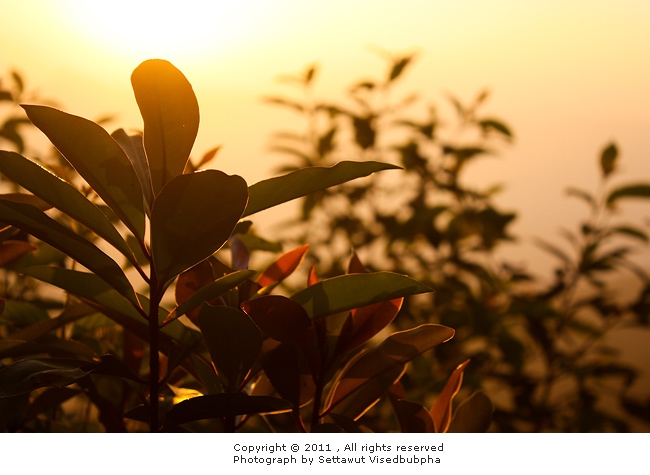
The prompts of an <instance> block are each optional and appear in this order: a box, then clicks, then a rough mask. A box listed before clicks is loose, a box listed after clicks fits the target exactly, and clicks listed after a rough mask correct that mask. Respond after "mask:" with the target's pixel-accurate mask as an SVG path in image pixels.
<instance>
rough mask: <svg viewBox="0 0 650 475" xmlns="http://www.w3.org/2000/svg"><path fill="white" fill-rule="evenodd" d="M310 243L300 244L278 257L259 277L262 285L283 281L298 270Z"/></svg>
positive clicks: (258, 281)
mask: <svg viewBox="0 0 650 475" xmlns="http://www.w3.org/2000/svg"><path fill="white" fill-rule="evenodd" d="M308 250H309V244H305V245H304V246H300V247H298V248H296V249H294V250H292V251H289V252H286V253H285V254H283V255H281V256H280V257H278V258H277V259H276V260H275V261H274V262H273V263H272V264H271V265H270V266H269V267H267V268H266V270H265V271H264V272H262V274H261V275H260V276H259V277H258V278H257V283H258V284H260V286H262V287H266V286H267V285H271V284H275V283H278V282H282V281H283V280H284V279H286V278H287V277H289V276H290V275H291V273H292V272H293V271H294V270H296V268H297V267H298V266H299V265H300V263H301V262H302V261H303V260H304V258H305V255H306V254H307V251H308Z"/></svg>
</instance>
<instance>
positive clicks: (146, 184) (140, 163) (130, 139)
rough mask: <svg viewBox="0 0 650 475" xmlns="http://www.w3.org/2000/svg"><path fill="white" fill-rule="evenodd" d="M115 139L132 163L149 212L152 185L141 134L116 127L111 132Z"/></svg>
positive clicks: (151, 202) (151, 199)
mask: <svg viewBox="0 0 650 475" xmlns="http://www.w3.org/2000/svg"><path fill="white" fill-rule="evenodd" d="M111 136H112V137H113V138H114V139H115V141H116V142H117V143H118V144H119V145H120V147H122V150H124V153H126V156H127V157H129V160H131V163H132V164H133V169H134V170H135V174H136V175H137V176H138V180H139V181H140V186H141V187H142V191H143V193H144V200H145V203H146V204H147V209H148V210H149V213H151V206H152V205H153V187H152V184H151V172H150V171H149V162H148V161H147V155H146V153H145V151H144V144H143V141H142V135H140V134H136V135H128V134H127V133H126V132H125V131H124V129H117V130H116V131H115V132H113V133H112V134H111Z"/></svg>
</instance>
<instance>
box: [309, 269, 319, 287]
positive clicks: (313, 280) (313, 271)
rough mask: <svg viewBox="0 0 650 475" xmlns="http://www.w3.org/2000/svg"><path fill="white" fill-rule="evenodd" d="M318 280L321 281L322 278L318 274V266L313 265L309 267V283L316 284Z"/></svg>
mask: <svg viewBox="0 0 650 475" xmlns="http://www.w3.org/2000/svg"><path fill="white" fill-rule="evenodd" d="M318 282H320V279H319V278H318V276H317V275H316V268H315V267H314V266H311V269H309V276H308V277H307V285H308V286H309V285H314V284H317V283H318Z"/></svg>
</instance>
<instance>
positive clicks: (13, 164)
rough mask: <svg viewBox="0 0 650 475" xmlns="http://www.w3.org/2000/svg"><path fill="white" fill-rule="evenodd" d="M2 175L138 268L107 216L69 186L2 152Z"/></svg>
mask: <svg viewBox="0 0 650 475" xmlns="http://www.w3.org/2000/svg"><path fill="white" fill-rule="evenodd" d="M0 172H1V173H3V174H4V175H5V176H6V177H8V178H9V179H11V180H13V181H15V182H16V183H18V184H19V185H20V186H22V187H23V188H25V189H27V190H29V191H31V192H32V193H34V195H36V196H38V197H39V198H41V199H43V200H44V201H46V202H48V203H50V204H51V205H52V206H54V207H55V208H57V209H58V210H59V211H62V212H63V213H65V214H67V215H68V216H70V217H71V218H72V219H74V220H76V221H78V222H80V223H81V224H83V225H84V226H86V227H88V228H89V229H90V230H92V231H94V232H95V233H97V235H98V236H100V237H102V238H103V239H105V240H106V242H108V243H109V244H111V245H112V246H113V247H115V249H117V250H118V251H120V252H121V253H122V254H123V255H124V256H125V257H126V258H127V259H128V260H129V262H131V263H132V264H133V265H137V261H136V259H135V256H134V255H133V252H132V251H131V248H130V247H129V246H128V245H127V243H126V242H125V241H124V239H123V238H122V236H121V235H120V233H119V232H118V231H117V230H116V229H115V228H114V227H113V225H112V224H111V222H110V220H109V219H108V218H107V217H106V215H105V214H104V213H102V212H101V211H100V210H99V208H97V206H95V205H94V204H93V203H92V202H90V201H89V200H88V199H87V198H86V197H85V196H84V195H82V194H81V193H80V192H79V191H78V190H77V189H76V188H74V187H73V186H72V185H70V184H69V183H68V182H66V181H64V180H62V179H61V178H59V177H58V176H56V175H54V174H53V173H51V172H49V171H48V170H47V169H45V168H43V167H42V166H40V165H38V164H36V163H34V162H32V161H30V160H28V159H26V158H25V157H23V156H22V155H19V154H17V153H13V152H4V151H0Z"/></svg>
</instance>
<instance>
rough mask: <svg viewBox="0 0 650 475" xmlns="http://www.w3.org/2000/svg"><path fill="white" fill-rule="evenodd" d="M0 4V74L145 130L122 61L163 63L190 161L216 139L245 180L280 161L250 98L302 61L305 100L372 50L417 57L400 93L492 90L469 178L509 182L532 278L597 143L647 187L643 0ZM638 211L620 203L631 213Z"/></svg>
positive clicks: (649, 15) (519, 252) (646, 6)
mask: <svg viewBox="0 0 650 475" xmlns="http://www.w3.org/2000/svg"><path fill="white" fill-rule="evenodd" d="M178 5H182V6H183V11H181V10H180V9H179V7H178ZM0 11H2V15H1V16H0V73H6V72H7V71H9V70H11V69H17V70H19V71H20V72H21V73H22V74H23V75H24V76H25V78H26V81H27V85H28V87H29V88H31V89H35V90H37V91H38V92H39V94H40V96H42V97H46V98H52V99H54V100H56V101H57V103H58V104H59V106H60V107H61V108H62V109H64V110H66V111H67V112H70V113H73V114H77V115H81V116H84V117H87V118H90V119H96V118H99V117H102V116H104V115H106V114H111V115H114V116H115V117H116V121H115V124H116V125H115V128H117V126H120V127H124V128H141V126H142V123H141V119H140V116H139V113H138V109H137V106H136V103H135V100H134V98H133V94H132V90H131V86H130V80H129V78H130V74H131V72H132V70H133V69H134V68H135V67H136V66H137V65H138V64H139V63H140V62H141V61H143V60H145V59H148V58H152V57H160V58H164V59H168V60H170V61H172V62H173V63H174V64H175V65H176V66H177V67H179V68H180V69H181V70H182V71H183V72H184V74H185V75H186V76H187V77H188V79H189V80H190V82H191V83H192V85H193V87H194V90H195V92H196V94H197V97H198V100H199V104H200V107H201V128H200V131H199V136H198V139H197V143H196V146H195V149H194V150H195V152H194V156H199V155H200V154H201V153H202V152H205V151H207V150H208V149H210V148H212V147H213V146H215V145H218V144H221V145H222V146H223V148H222V151H221V152H220V154H219V156H218V159H217V161H216V162H214V166H215V167H217V168H220V169H222V170H223V171H225V172H227V173H237V174H240V175H242V176H243V177H244V178H245V179H246V180H247V181H248V182H249V183H253V182H256V181H258V180H260V179H263V178H267V177H269V176H271V174H272V171H273V169H274V167H275V166H277V164H278V162H279V160H282V158H283V157H281V156H278V155H274V154H272V153H270V152H269V150H268V148H269V143H270V135H271V132H273V131H275V130H278V124H279V123H280V122H282V121H286V120H287V117H288V116H287V115H286V113H284V112H283V111H281V110H279V109H277V108H274V107H270V106H269V105H266V104H264V103H263V101H262V98H263V97H264V96H266V95H273V94H284V93H285V92H287V90H286V89H284V88H283V86H281V85H279V83H278V81H277V77H278V75H280V74H283V73H294V72H299V71H301V70H303V69H304V67H305V66H306V65H308V64H312V63H316V64H318V65H319V67H320V71H321V73H320V75H319V79H318V83H317V88H316V92H317V94H318V95H321V96H322V97H328V98H332V99H337V98H340V97H342V91H343V90H344V88H345V87H347V86H348V85H349V84H351V83H352V82H353V81H355V80H357V79H360V78H363V77H369V76H370V77H372V76H376V77H377V76H381V75H382V74H384V72H385V71H384V69H385V64H384V63H383V61H382V60H381V59H380V58H379V57H378V55H377V54H375V53H374V52H373V51H375V50H376V49H377V48H381V49H384V50H386V51H389V52H392V53H395V54H401V53H405V52H417V58H416V61H415V63H414V64H413V66H412V67H411V69H410V70H409V71H408V73H407V74H406V75H405V77H404V78H403V80H401V83H400V85H399V88H400V91H403V92H405V93H406V92H411V91H415V92H418V93H419V94H420V95H421V96H422V97H424V98H427V99H430V100H432V101H434V102H444V99H443V98H444V96H445V94H447V93H448V92H452V93H453V94H454V95H456V96H457V97H459V98H460V99H461V100H463V101H466V102H468V101H470V100H471V99H472V98H473V97H474V96H475V95H476V94H477V92H479V91H480V90H482V89H484V88H489V89H490V90H491V92H492V95H491V98H490V100H489V102H488V105H487V107H486V112H489V113H490V114H491V115H494V116H498V117H500V118H502V119H504V120H505V122H507V123H508V124H509V125H510V126H511V128H512V129H513V131H514V133H515V137H516V139H515V141H514V143H513V145H512V146H510V147H508V148H507V149H505V150H503V151H502V152H501V153H500V154H499V157H498V158H493V159H487V160H484V161H483V162H480V163H479V164H477V165H476V166H475V167H473V169H472V170H471V172H470V177H469V178H470V180H473V181H475V182H476V183H479V184H483V185H488V184H492V183H496V182H499V183H504V184H505V191H504V192H503V193H502V194H501V195H500V196H499V197H498V200H497V201H498V203H499V204H500V205H501V206H502V208H504V209H506V210H508V209H509V210H518V211H519V218H518V220H517V222H516V224H515V226H514V231H515V234H517V235H518V236H520V238H521V239H520V245H517V246H513V247H512V248H508V249H507V252H508V253H509V256H510V257H511V258H512V259H514V260H515V261H517V262H519V261H520V262H528V261H529V260H531V259H532V260H533V261H536V262H537V265H539V266H541V269H542V272H543V271H544V266H546V268H549V267H550V266H551V265H552V261H551V260H548V259H545V258H544V254H543V253H542V252H541V251H540V250H538V249H537V248H535V246H533V244H532V241H533V238H534V237H542V238H544V239H547V240H552V241H556V242H557V240H558V239H557V237H558V230H559V229H560V228H561V227H574V226H575V224H576V222H577V220H578V219H580V218H582V217H585V216H586V215H587V210H586V208H584V205H583V204H582V203H580V202H579V201H577V200H570V199H567V198H566V195H565V189H566V188H567V186H579V187H582V188H584V189H587V190H594V189H596V187H597V186H598V179H599V172H598V168H597V166H596V160H597V157H598V154H599V153H600V151H601V149H602V148H603V146H604V145H605V144H606V143H608V142H610V141H616V143H617V144H618V147H619V150H620V152H621V170H622V173H621V174H620V176H619V177H618V178H617V180H618V181H620V183H624V182H630V181H640V180H644V179H650V134H649V133H648V131H649V130H650V2H648V1H647V0H618V1H610V0H590V1H586V0H564V1H553V0H545V1H538V0H530V1H526V2H519V1H514V0H492V1H489V2H488V1H484V0H455V1H452V0H429V1H425V0H397V1H396V0H374V1H363V0H345V1H342V0H330V1H321V0H315V1H309V2H305V1H298V0H274V1H263V0H242V1H239V2H231V1H229V2H225V1H212V2H204V1H197V0H184V1H183V2H180V3H179V2H166V1H157V2H150V1H137V0H126V1H125V0H114V1H112V2H100V1H82V0H57V1H56V2H52V1H46V0H22V1H21V2H14V1H8V0H0ZM283 209H284V210H285V212H290V208H288V207H287V208H283ZM646 209H647V208H644V207H643V206H642V205H639V204H634V203H632V204H630V205H629V206H625V207H624V208H623V209H622V211H624V212H625V213H626V216H627V215H629V216H631V217H634V219H643V218H645V217H648V216H649V215H650V213H648V212H646ZM288 210H289V211H288ZM280 212H282V210H281V211H280ZM260 219H261V222H262V223H263V222H264V221H265V220H267V221H268V220H269V218H268V217H264V216H261V217H260Z"/></svg>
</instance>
